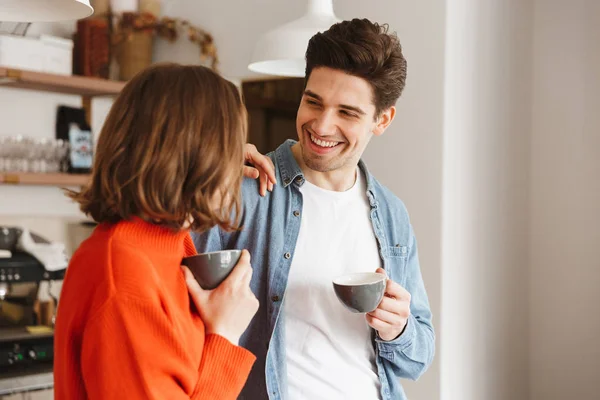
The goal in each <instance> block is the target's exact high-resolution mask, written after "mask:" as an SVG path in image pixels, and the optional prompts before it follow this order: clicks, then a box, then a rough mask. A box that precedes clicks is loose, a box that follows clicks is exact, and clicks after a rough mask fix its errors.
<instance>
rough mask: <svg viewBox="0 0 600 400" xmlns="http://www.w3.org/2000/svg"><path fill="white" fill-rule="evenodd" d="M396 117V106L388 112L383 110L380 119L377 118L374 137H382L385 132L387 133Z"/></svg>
mask: <svg viewBox="0 0 600 400" xmlns="http://www.w3.org/2000/svg"><path fill="white" fill-rule="evenodd" d="M395 116H396V107H395V106H391V107H390V108H388V109H387V110H383V111H382V112H381V114H379V117H377V121H375V129H373V135H375V136H379V135H382V134H383V132H385V130H386V129H387V127H388V126H390V124H391V123H392V121H393V120H394V117H395Z"/></svg>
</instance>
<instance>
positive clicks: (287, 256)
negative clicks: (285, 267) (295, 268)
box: [283, 253, 292, 260]
mask: <svg viewBox="0 0 600 400" xmlns="http://www.w3.org/2000/svg"><path fill="white" fill-rule="evenodd" d="M291 256H292V255H291V254H290V253H285V254H284V255H283V257H284V258H285V259H286V260H289V259H290V257H291Z"/></svg>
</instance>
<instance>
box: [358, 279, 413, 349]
mask: <svg viewBox="0 0 600 400" xmlns="http://www.w3.org/2000/svg"><path fill="white" fill-rule="evenodd" d="M376 272H377V273H380V274H384V275H385V270H383V269H381V268H378V269H377V271H376ZM409 316H410V293H408V292H407V291H406V289H404V288H403V287H402V286H400V285H399V284H397V283H396V282H394V281H392V280H391V279H388V281H387V286H386V288H385V295H384V297H383V300H381V303H379V306H378V307H377V308H376V309H375V310H373V311H372V312H370V313H367V315H366V318H367V323H368V324H369V326H370V327H371V328H373V329H375V330H376V331H377V333H378V334H379V337H380V338H381V339H383V340H385V341H390V340H394V339H396V338H397V337H398V336H400V335H401V334H402V332H404V328H405V327H406V323H407V322H408V317H409Z"/></svg>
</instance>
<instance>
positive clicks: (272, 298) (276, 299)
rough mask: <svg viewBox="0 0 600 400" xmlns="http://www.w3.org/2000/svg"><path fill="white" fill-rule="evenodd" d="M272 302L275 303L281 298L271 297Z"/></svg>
mask: <svg viewBox="0 0 600 400" xmlns="http://www.w3.org/2000/svg"><path fill="white" fill-rule="evenodd" d="M271 300H273V301H279V296H273V297H271Z"/></svg>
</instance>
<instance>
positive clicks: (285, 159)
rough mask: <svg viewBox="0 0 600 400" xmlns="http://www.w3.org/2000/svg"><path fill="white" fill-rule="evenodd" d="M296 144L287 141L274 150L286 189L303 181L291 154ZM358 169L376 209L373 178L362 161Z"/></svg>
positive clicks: (370, 200) (372, 204)
mask: <svg viewBox="0 0 600 400" xmlns="http://www.w3.org/2000/svg"><path fill="white" fill-rule="evenodd" d="M296 143H298V142H297V141H295V140H292V139H288V140H286V141H285V143H284V144H283V145H282V146H279V147H278V148H277V150H275V160H276V161H277V166H278V168H279V172H280V173H281V177H282V179H283V182H282V184H283V187H284V188H285V187H288V186H289V185H290V184H292V183H295V184H296V185H297V186H298V187H301V186H302V185H303V184H304V181H305V178H304V173H303V172H302V168H300V165H298V162H297V161H296V158H295V157H294V154H293V152H292V146H293V145H295V144H296ZM358 167H359V168H360V170H361V171H362V172H363V174H364V176H365V178H366V181H367V197H368V198H369V203H370V204H371V207H376V206H377V197H376V195H375V189H374V187H373V177H372V176H371V174H370V173H369V170H368V168H367V164H365V163H364V161H363V160H360V161H359V162H358Z"/></svg>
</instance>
